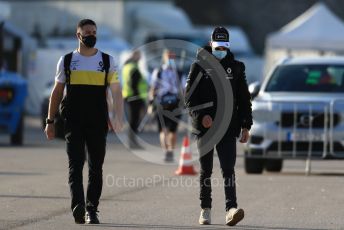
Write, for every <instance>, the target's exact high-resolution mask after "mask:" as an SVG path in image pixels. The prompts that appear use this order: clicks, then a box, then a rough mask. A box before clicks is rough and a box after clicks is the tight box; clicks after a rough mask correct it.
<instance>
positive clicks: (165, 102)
mask: <svg viewBox="0 0 344 230" xmlns="http://www.w3.org/2000/svg"><path fill="white" fill-rule="evenodd" d="M162 58H163V64H162V66H161V67H160V68H158V69H155V70H154V71H153V74H152V84H151V89H150V92H149V99H150V100H149V104H150V105H149V108H148V113H149V114H150V113H152V112H153V110H154V107H155V108H156V119H157V122H158V129H159V138H160V144H161V147H162V149H163V150H164V151H165V162H173V161H174V153H173V151H174V148H175V146H176V141H177V128H178V123H179V119H180V117H181V116H180V114H181V112H180V109H181V107H180V105H179V103H180V101H181V98H182V90H181V89H182V87H181V75H180V74H179V73H178V71H177V67H176V62H175V59H176V55H175V53H173V52H172V51H170V50H165V51H164V52H163V55H162Z"/></svg>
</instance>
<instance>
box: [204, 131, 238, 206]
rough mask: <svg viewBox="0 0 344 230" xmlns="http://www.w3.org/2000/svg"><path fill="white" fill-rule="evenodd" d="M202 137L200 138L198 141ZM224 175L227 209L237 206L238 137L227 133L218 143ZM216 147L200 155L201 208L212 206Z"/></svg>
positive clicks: (217, 148) (217, 147)
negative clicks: (235, 167)
mask: <svg viewBox="0 0 344 230" xmlns="http://www.w3.org/2000/svg"><path fill="white" fill-rule="evenodd" d="M201 138H202V137H200V138H199V139H198V143H199V141H200V139H201ZM216 151H217V155H218V157H219V161H220V166H221V170H222V176H223V179H224V190H225V198H226V201H225V205H226V211H228V210H229V209H230V208H236V207H237V199H236V186H235V172H234V166H235V161H236V138H235V137H233V136H230V135H228V134H226V135H225V136H224V137H223V138H222V139H221V140H220V141H219V143H218V144H217V145H216ZM213 158H214V149H212V150H211V151H210V152H208V153H207V154H205V155H204V156H200V166H201V170H200V200H201V208H211V202H212V198H211V184H212V183H211V174H212V171H213Z"/></svg>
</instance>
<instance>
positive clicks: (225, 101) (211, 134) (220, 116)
mask: <svg viewBox="0 0 344 230" xmlns="http://www.w3.org/2000/svg"><path fill="white" fill-rule="evenodd" d="M166 49H168V50H171V51H173V52H174V53H175V54H176V58H177V59H178V58H181V55H178V54H180V53H183V54H184V57H183V58H184V61H185V62H186V63H189V64H191V63H192V62H194V61H195V60H196V52H197V51H198V50H200V51H199V52H198V54H197V58H198V64H199V65H200V66H201V68H202V69H204V70H205V71H206V72H207V75H208V76H209V77H210V78H211V79H212V82H213V84H214V87H215V89H216V95H217V107H216V116H215V119H214V121H213V123H212V126H211V127H210V128H209V129H208V130H207V132H206V133H205V134H204V135H203V136H202V138H201V139H200V141H198V144H197V143H196V142H197V141H191V149H193V150H196V149H197V148H196V145H198V152H199V154H200V155H201V156H203V155H205V154H206V153H208V152H209V151H210V150H211V149H213V148H214V145H216V144H217V143H218V142H219V141H220V140H221V138H222V137H223V135H224V134H225V133H226V131H227V128H228V126H229V123H230V121H231V117H232V111H233V93H232V87H231V84H230V83H229V81H228V79H227V78H226V76H228V73H227V72H226V70H225V69H224V68H223V67H222V66H221V64H220V62H219V61H218V60H217V59H216V58H215V57H214V56H213V55H211V54H210V53H209V52H208V51H206V50H204V49H201V47H199V46H197V45H195V44H193V43H191V42H187V41H184V40H176V39H165V40H158V41H154V42H151V43H148V44H146V45H143V46H141V47H139V48H137V50H140V51H141V52H142V53H143V54H144V55H145V58H146V60H145V61H146V64H148V65H149V64H150V63H153V62H154V61H155V62H156V60H159V61H160V60H161V59H162V53H163V51H164V50H166ZM159 65H161V63H160V62H159ZM156 67H159V66H156ZM187 69H190V66H187ZM201 77H202V73H199V74H198V76H197V78H196V80H195V81H194V84H193V86H192V87H191V88H190V95H192V93H193V91H194V90H195V88H196V84H198V82H199V81H200V79H201ZM180 85H181V84H180ZM183 87H184V86H182V85H181V90H183V89H182V88H183ZM181 92H183V91H181ZM204 93H207V92H204ZM182 96H183V97H184V95H182ZM135 99H136V98H134V97H133V98H131V99H130V98H128V100H135ZM181 99H182V100H180V103H179V107H178V108H177V109H175V110H173V111H168V110H164V109H163V108H162V106H161V105H160V104H159V103H156V111H155V112H156V114H157V117H158V118H159V121H160V122H161V121H162V117H163V116H165V117H167V118H169V119H171V120H173V121H177V122H179V128H178V131H182V129H183V128H184V129H187V130H188V132H190V133H191V131H192V127H191V125H190V124H189V122H186V121H185V120H187V117H186V116H189V113H188V110H186V109H185V107H184V98H181ZM213 104H214V103H206V104H200V105H197V106H195V107H193V108H191V109H192V110H194V111H196V110H200V109H204V108H207V107H211V106H213ZM146 116H148V115H146ZM151 116H155V115H151ZM180 116H182V118H178V117H180ZM151 118H152V117H151ZM152 119H155V117H154V118H152ZM143 120H145V118H144V119H143ZM125 123H126V125H125V126H126V128H128V129H130V126H129V123H128V122H127V121H126V122H125ZM155 123H156V122H155ZM161 125H162V127H163V128H164V124H163V122H161ZM178 131H177V132H178ZM117 136H118V137H119V139H120V140H121V142H122V143H123V144H124V145H125V146H126V147H127V148H128V149H129V146H128V144H127V143H128V141H127V135H126V134H125V132H122V133H121V134H117ZM136 138H137V140H138V143H139V144H140V145H141V146H142V147H143V149H140V150H135V149H130V151H131V152H132V153H134V154H135V155H136V156H138V157H140V158H142V159H144V160H146V161H149V162H152V163H156V164H165V163H164V162H163V157H164V150H163V149H162V148H161V146H160V144H159V145H153V144H151V143H148V142H147V141H145V140H143V138H141V137H140V135H136ZM156 138H157V139H159V135H158V133H157V135H156ZM191 140H194V138H191ZM179 151H180V149H179V148H178V147H177V148H176V149H175V150H174V152H175V157H176V159H177V157H179V154H178V153H179ZM199 154H197V157H193V160H197V159H198V157H199ZM176 163H178V161H175V164H176ZM169 164H171V163H169Z"/></svg>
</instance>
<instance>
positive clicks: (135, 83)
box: [122, 50, 148, 149]
mask: <svg viewBox="0 0 344 230" xmlns="http://www.w3.org/2000/svg"><path fill="white" fill-rule="evenodd" d="M140 58H141V53H140V51H139V50H135V51H133V52H132V54H131V56H130V58H129V59H128V60H127V61H126V63H125V64H124V66H123V69H122V94H123V98H124V99H125V102H126V105H127V108H128V120H129V125H130V129H129V131H128V142H129V143H128V144H129V147H130V148H132V149H137V148H141V147H140V145H139V144H138V142H137V139H136V134H137V129H138V126H139V122H140V112H141V111H142V109H144V107H145V102H146V98H147V92H148V85H147V82H146V80H145V79H144V77H143V76H142V74H141V72H140V70H139V66H138V62H139V60H140Z"/></svg>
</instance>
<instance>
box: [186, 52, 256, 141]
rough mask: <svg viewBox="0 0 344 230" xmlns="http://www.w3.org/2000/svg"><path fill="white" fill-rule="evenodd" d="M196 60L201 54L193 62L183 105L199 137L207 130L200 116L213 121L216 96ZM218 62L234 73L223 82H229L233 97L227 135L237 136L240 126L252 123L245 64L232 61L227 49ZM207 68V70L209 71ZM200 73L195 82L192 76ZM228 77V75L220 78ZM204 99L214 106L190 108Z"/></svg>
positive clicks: (206, 75) (203, 101)
mask: <svg viewBox="0 0 344 230" xmlns="http://www.w3.org/2000/svg"><path fill="white" fill-rule="evenodd" d="M204 49H205V50H207V51H208V52H210V53H211V48H210V47H205V48H204ZM198 54H199V52H198ZM199 63H200V57H199V55H197V60H196V61H195V62H194V63H193V64H192V66H191V69H190V73H189V75H188V78H187V82H186V92H185V104H186V107H187V108H188V109H189V113H190V115H191V117H192V124H193V128H194V130H195V131H194V133H195V134H197V135H198V136H202V135H203V134H204V133H205V132H206V131H207V129H206V128H204V127H203V126H202V118H203V116H204V115H210V116H211V117H212V118H213V120H214V119H215V115H216V109H217V95H216V90H215V86H214V84H213V81H212V79H211V77H210V76H209V75H208V74H207V72H206V71H205V70H204V69H203V68H202V67H201V66H200V64H199ZM220 63H221V65H222V67H223V68H224V70H227V69H228V68H230V69H231V70H232V76H233V78H231V79H228V80H227V81H226V82H230V84H231V86H232V91H233V97H234V98H233V103H234V104H233V114H232V118H231V122H230V125H229V127H228V130H227V133H226V134H228V135H231V136H239V134H240V131H241V129H242V128H247V129H250V128H251V125H252V108H251V96H250V93H249V91H248V86H247V82H246V75H245V65H244V63H242V62H239V61H237V60H235V59H234V55H233V54H232V53H231V52H230V51H228V52H227V56H226V57H225V58H223V59H222V60H221V61H220ZM207 71H208V72H209V70H207ZM200 72H201V73H202V77H201V79H200V81H199V83H198V84H197V82H195V79H196V78H197V76H198V74H199V73H200ZM212 72H214V71H212ZM227 76H228V75H226V76H223V77H227ZM193 84H197V86H196V88H195V89H194V90H193V92H192V94H191V92H190V91H191V90H190V89H191V87H192V85H193ZM207 102H213V106H212V107H208V108H205V109H198V110H193V109H192V107H195V106H197V105H202V104H205V103H207ZM196 130H198V131H200V133H197V131H196Z"/></svg>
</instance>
